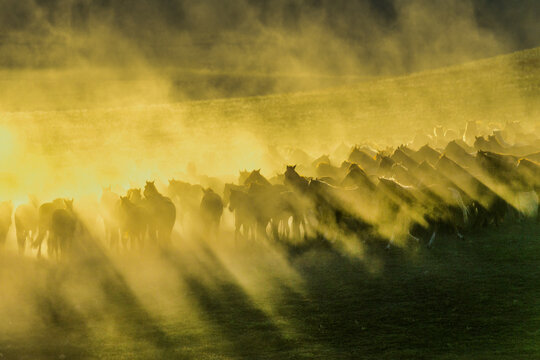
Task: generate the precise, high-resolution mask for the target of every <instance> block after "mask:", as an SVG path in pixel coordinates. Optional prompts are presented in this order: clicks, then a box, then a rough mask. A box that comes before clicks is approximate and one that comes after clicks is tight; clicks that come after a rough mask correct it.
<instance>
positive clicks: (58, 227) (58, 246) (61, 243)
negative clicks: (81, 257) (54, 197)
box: [48, 199, 77, 259]
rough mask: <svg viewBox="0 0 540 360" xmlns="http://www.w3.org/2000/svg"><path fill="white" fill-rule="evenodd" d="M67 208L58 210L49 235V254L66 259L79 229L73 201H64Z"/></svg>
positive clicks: (52, 220) (53, 216) (53, 217)
mask: <svg viewBox="0 0 540 360" xmlns="http://www.w3.org/2000/svg"><path fill="white" fill-rule="evenodd" d="M64 204H65V208H64V209H56V210H54V211H53V213H52V217H51V229H50V235H49V242H48V245H49V254H50V256H54V255H56V258H57V259H58V258H59V257H60V256H62V257H65V256H66V254H67V253H68V252H69V251H70V250H71V248H72V245H73V240H74V237H75V230H76V228H77V216H76V215H75V212H74V211H73V199H71V200H67V199H65V200H64Z"/></svg>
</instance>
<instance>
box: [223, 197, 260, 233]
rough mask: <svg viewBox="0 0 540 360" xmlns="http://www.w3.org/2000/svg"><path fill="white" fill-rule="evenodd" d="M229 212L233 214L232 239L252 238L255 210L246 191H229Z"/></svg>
mask: <svg viewBox="0 0 540 360" xmlns="http://www.w3.org/2000/svg"><path fill="white" fill-rule="evenodd" d="M228 203H229V211H231V212H234V238H235V240H236V241H238V239H239V238H240V237H242V236H243V237H245V238H249V237H253V235H254V227H255V226H256V222H257V218H256V209H255V204H254V202H253V200H252V196H251V195H249V194H248V193H247V192H246V191H241V190H235V189H233V188H231V189H230V195H229V201H228Z"/></svg>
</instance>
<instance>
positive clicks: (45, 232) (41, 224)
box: [32, 198, 66, 258]
mask: <svg viewBox="0 0 540 360" xmlns="http://www.w3.org/2000/svg"><path fill="white" fill-rule="evenodd" d="M65 208H66V203H65V201H64V199H60V198H58V199H54V200H53V201H51V202H46V203H43V204H41V205H40V207H39V209H38V235H37V237H36V239H35V240H34V242H33V243H32V247H33V248H37V249H38V251H37V257H38V258H39V257H41V246H42V245H43V240H44V239H45V237H47V253H48V254H49V257H52V255H53V251H55V250H57V247H56V245H55V244H54V243H53V242H54V239H52V238H51V226H52V216H53V213H54V212H55V211H56V210H58V209H65Z"/></svg>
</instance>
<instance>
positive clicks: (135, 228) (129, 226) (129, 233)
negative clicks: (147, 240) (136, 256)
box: [118, 190, 148, 250]
mask: <svg viewBox="0 0 540 360" xmlns="http://www.w3.org/2000/svg"><path fill="white" fill-rule="evenodd" d="M138 193H139V194H140V190H139V192H138ZM134 194H137V192H135V193H131V194H130V193H129V191H128V196H121V197H120V202H119V204H118V222H119V227H120V236H121V239H122V243H123V245H124V249H128V242H129V243H130V247H131V249H132V250H133V249H134V248H135V246H138V247H139V249H142V248H143V247H144V237H145V234H146V229H147V222H148V216H147V213H146V210H145V208H144V206H143V205H142V204H143V200H142V198H141V199H139V200H138V201H137V195H134ZM130 195H131V196H130Z"/></svg>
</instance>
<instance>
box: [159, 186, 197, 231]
mask: <svg viewBox="0 0 540 360" xmlns="http://www.w3.org/2000/svg"><path fill="white" fill-rule="evenodd" d="M202 189H203V187H202V186H201V185H198V184H197V185H194V184H190V183H188V182H184V181H180V180H175V179H171V180H169V186H168V188H167V193H168V195H169V196H170V198H171V200H172V201H173V203H174V204H175V205H176V215H177V218H178V221H179V223H180V224H181V225H182V226H184V227H185V225H186V220H187V219H188V217H189V215H192V214H196V213H197V211H198V207H199V204H200V203H201V198H202Z"/></svg>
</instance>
